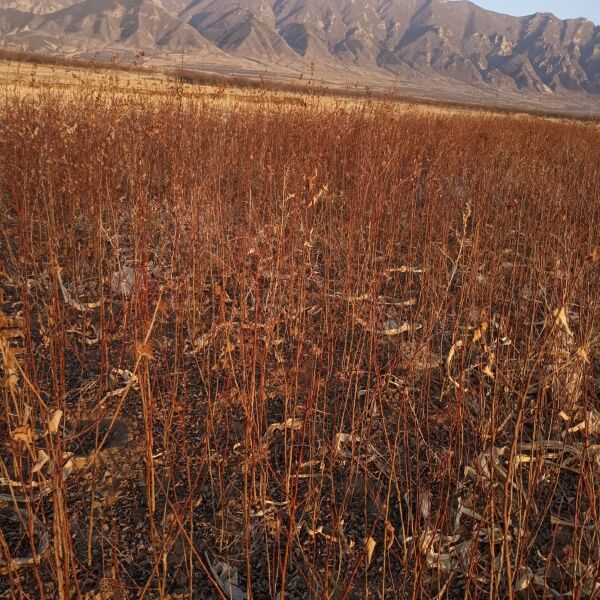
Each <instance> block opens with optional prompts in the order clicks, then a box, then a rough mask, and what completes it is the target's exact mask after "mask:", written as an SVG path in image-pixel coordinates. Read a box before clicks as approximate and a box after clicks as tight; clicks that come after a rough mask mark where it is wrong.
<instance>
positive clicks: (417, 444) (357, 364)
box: [0, 64, 600, 600]
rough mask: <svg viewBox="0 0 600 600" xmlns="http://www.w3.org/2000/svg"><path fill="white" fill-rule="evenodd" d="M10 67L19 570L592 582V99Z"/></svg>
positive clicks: (242, 585)
mask: <svg viewBox="0 0 600 600" xmlns="http://www.w3.org/2000/svg"><path fill="white" fill-rule="evenodd" d="M13 67H14V65H13ZM27 68H29V69H30V71H31V67H30V66H29V67H27ZM2 72H3V73H4V75H3V78H2V80H1V81H2V83H0V234H1V235H0V365H1V366H0V378H1V380H2V386H1V387H0V402H2V411H1V414H0V597H6V598H20V599H21V598H22V599H25V598H28V599H38V598H48V599H51V598H60V599H71V598H78V599H79V598H85V599H88V600H92V599H95V600H100V599H109V598H111V599H121V598H146V599H155V598H160V599H167V598H170V599H173V600H174V599H175V598H179V599H209V598H213V599H218V598H221V599H226V598H231V599H233V600H243V599H246V598H247V599H248V600H250V599H252V598H254V599H256V600H262V599H265V600H266V599H279V600H283V599H284V598H286V599H300V598H303V599H304V598H315V599H325V598H327V599H336V600H342V599H344V600H345V599H348V600H350V599H354V600H364V599H370V598H373V599H375V598H377V599H391V598H400V599H405V598H406V599H408V598H410V599H425V598H439V599H443V598H563V597H564V598H574V599H588V598H594V597H600V566H599V565H600V532H599V530H598V522H599V521H598V517H599V511H600V499H599V497H598V493H597V492H598V490H599V485H600V398H599V393H600V387H599V386H600V353H599V346H598V342H599V336H600V278H599V275H600V129H599V128H598V126H597V125H594V124H585V123H577V122H573V121H559V120H550V119H540V118H534V117H523V116H521V117H514V116H501V115H492V114H486V113H474V112H467V111H459V110H446V109H444V110H441V109H440V110H435V109H431V108H421V107H418V106H415V107H411V106H405V105H401V104H398V103H386V102H383V101H377V102H376V101H371V102H369V101H363V102H360V101H357V100H344V99H335V98H327V99H324V98H320V97H318V96H307V97H305V98H304V97H299V96H295V95H293V94H284V93H281V94H270V93H269V94H268V93H263V92H261V91H257V92H242V91H239V92H238V91H230V90H220V89H212V90H211V89H209V88H201V87H199V86H186V85H182V84H177V83H174V82H170V81H168V80H166V79H164V80H163V79H161V78H160V77H156V78H154V77H143V76H140V75H138V74H131V75H127V76H125V75H122V74H114V73H110V72H107V73H96V72H80V73H74V72H71V71H70V70H68V69H63V70H60V72H57V70H54V71H52V70H51V68H50V67H38V68H37V69H34V72H33V74H32V73H31V72H26V73H25V74H24V75H23V76H22V75H21V74H15V70H14V68H13V69H12V70H10V71H9V70H8V68H7V66H6V64H5V65H4V70H3V71H2ZM69 77H70V79H69ZM77 77H79V78H80V79H78V80H77V81H76V79H77Z"/></svg>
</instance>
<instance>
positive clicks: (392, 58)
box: [0, 0, 600, 95]
mask: <svg viewBox="0 0 600 600" xmlns="http://www.w3.org/2000/svg"><path fill="white" fill-rule="evenodd" d="M0 6H2V8H0V42H1V44H0V45H3V46H4V47H8V48H18V49H24V50H34V51H40V50H44V51H48V52H54V53H69V54H71V55H78V54H79V55H89V54H90V53H92V52H101V53H102V52H103V53H105V54H106V53H113V54H123V55H125V56H127V55H131V54H132V53H135V52H138V51H140V50H144V52H145V54H146V55H147V56H148V57H150V58H151V59H152V60H156V61H160V60H161V59H164V60H165V61H168V60H173V61H174V60H175V55H176V54H177V53H179V54H180V55H181V54H182V53H184V55H185V57H186V64H188V65H190V66H193V65H194V62H196V63H197V64H204V65H206V64H214V65H215V66H217V67H218V66H219V65H224V66H225V65H232V64H236V65H238V66H239V68H248V66H249V65H254V67H259V68H261V69H263V70H269V71H272V72H278V71H281V69H283V68H288V69H290V70H292V69H293V70H294V71H295V72H297V73H299V72H304V73H308V71H309V69H315V70H317V71H318V70H321V71H322V72H324V71H326V72H328V73H336V74H338V75H340V74H341V75H340V77H341V78H342V79H343V77H342V75H343V74H344V73H347V74H352V77H353V78H354V79H357V78H358V76H359V75H360V78H361V79H362V82H363V83H368V82H369V81H375V80H377V81H384V80H385V78H386V77H387V80H388V81H392V80H393V79H396V80H397V81H402V80H403V78H406V79H407V80H411V81H420V80H421V81H426V80H430V81H431V80H432V79H435V80H438V79H439V81H443V82H445V85H449V86H451V85H453V82H454V83H455V84H456V85H461V86H463V87H464V86H468V87H474V88H476V89H479V90H485V91H486V92H488V93H489V92H491V91H495V92H498V91H502V90H506V91H510V92H511V93H513V92H518V91H521V92H525V93H528V94H540V95H551V94H555V93H558V94H561V95H562V94H574V93H586V94H600V27H598V26H595V25H594V24H593V23H592V22H591V21H588V20H586V19H575V20H568V21H563V20H560V19H558V18H556V17H554V16H553V15H551V14H547V13H538V14H535V15H531V16H527V17H510V16H506V15H501V14H497V13H494V12H491V11H487V10H484V9H482V8H480V7H478V6H476V5H475V4H473V3H471V2H467V1H464V0H459V1H449V0H3V2H1V3H0Z"/></svg>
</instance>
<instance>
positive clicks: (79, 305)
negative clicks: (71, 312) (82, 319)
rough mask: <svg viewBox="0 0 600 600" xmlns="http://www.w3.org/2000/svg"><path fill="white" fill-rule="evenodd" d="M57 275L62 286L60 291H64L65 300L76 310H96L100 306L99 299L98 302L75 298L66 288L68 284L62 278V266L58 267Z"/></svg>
mask: <svg viewBox="0 0 600 600" xmlns="http://www.w3.org/2000/svg"><path fill="white" fill-rule="evenodd" d="M56 277H57V278H58V285H59V286H60V291H61V292H62V295H63V298H64V300H65V302H66V303H67V304H68V305H69V306H72V307H73V308H74V309H75V310H78V311H79V312H87V311H88V310H94V309H95V308H98V307H99V306H100V304H101V302H100V301H98V302H78V301H77V300H75V299H74V298H73V296H71V293H70V292H69V290H68V289H67V288H66V286H65V284H64V282H63V280H62V267H56Z"/></svg>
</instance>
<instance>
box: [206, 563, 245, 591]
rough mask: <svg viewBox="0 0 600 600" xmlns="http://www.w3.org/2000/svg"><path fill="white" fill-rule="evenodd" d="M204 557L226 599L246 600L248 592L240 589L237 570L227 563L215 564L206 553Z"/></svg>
mask: <svg viewBox="0 0 600 600" xmlns="http://www.w3.org/2000/svg"><path fill="white" fill-rule="evenodd" d="M204 556H205V557H206V562H207V564H208V568H209V570H210V572H211V574H212V576H213V577H214V578H215V581H216V582H217V584H218V586H219V587H220V588H221V591H222V592H223V593H224V594H225V596H226V598H228V599H229V600H246V592H244V591H243V590H242V589H241V588H240V587H238V572H237V569H236V568H235V567H232V566H231V565H229V564H227V563H226V562H219V561H215V563H214V564H213V563H212V562H211V560H210V557H209V556H208V553H206V552H205V553H204Z"/></svg>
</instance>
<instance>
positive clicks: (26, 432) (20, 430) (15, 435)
mask: <svg viewBox="0 0 600 600" xmlns="http://www.w3.org/2000/svg"><path fill="white" fill-rule="evenodd" d="M10 437H11V438H12V439H13V440H15V442H24V443H25V444H32V443H33V441H34V440H35V439H36V436H35V434H34V433H33V431H32V430H31V427H29V425H25V426H24V427H17V428H16V429H13V430H12V431H11V432H10Z"/></svg>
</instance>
